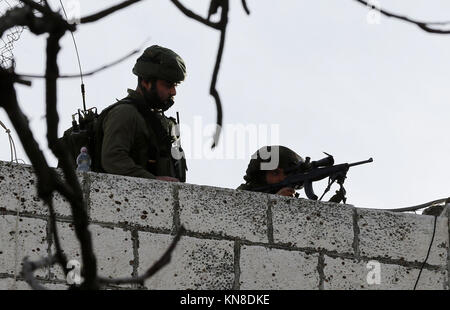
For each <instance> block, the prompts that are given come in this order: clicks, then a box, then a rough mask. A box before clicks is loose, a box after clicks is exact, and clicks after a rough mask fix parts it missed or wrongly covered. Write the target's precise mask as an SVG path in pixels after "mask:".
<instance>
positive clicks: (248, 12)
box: [242, 0, 250, 15]
mask: <svg viewBox="0 0 450 310" xmlns="http://www.w3.org/2000/svg"><path fill="white" fill-rule="evenodd" d="M242 6H243V7H244V11H245V13H247V15H250V10H249V9H248V6H247V1H246V0H242Z"/></svg>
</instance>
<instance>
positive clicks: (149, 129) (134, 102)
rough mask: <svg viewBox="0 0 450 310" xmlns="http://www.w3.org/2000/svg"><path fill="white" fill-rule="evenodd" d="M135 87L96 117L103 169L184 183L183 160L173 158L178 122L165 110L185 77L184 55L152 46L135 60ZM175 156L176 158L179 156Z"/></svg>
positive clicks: (171, 103) (108, 171)
mask: <svg viewBox="0 0 450 310" xmlns="http://www.w3.org/2000/svg"><path fill="white" fill-rule="evenodd" d="M133 73H134V74H135V75H137V77H138V85H137V88H136V90H131V89H128V96H127V97H126V98H124V99H122V100H120V101H119V102H117V103H115V104H113V105H112V106H110V107H109V108H107V109H106V110H109V111H108V112H107V113H103V112H102V114H104V115H105V116H104V117H102V115H101V116H100V119H99V120H100V124H101V125H100V126H99V130H100V134H99V135H98V136H99V137H100V141H102V143H101V152H100V154H101V159H100V161H101V168H102V169H103V170H104V171H105V172H107V173H112V174H119V175H126V176H134V177H141V178H148V179H158V180H163V181H171V182H178V181H180V180H181V181H182V182H184V181H185V170H186V165H185V160H184V158H182V159H181V160H176V159H175V158H174V157H173V156H172V147H173V143H174V142H175V141H176V138H177V137H176V136H174V134H173V128H174V126H175V125H176V122H175V120H174V119H173V118H169V117H166V116H165V115H164V112H165V111H166V110H168V109H169V108H170V107H171V106H172V105H173V104H174V101H173V97H174V96H175V95H176V87H177V85H178V83H180V82H181V81H183V80H184V79H185V77H186V66H185V64H184V61H183V59H182V58H181V57H180V56H178V55H177V54H176V53H175V52H173V51H172V50H170V49H167V48H164V47H160V46H157V45H153V46H151V47H149V48H147V49H146V50H145V51H144V53H143V54H142V56H141V57H139V58H138V59H137V61H136V64H135V66H134V68H133ZM177 159H179V158H177Z"/></svg>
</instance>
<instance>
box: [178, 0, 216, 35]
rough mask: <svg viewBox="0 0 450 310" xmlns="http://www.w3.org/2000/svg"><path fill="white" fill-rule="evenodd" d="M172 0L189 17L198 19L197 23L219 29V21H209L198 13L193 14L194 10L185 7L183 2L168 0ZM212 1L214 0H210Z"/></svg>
mask: <svg viewBox="0 0 450 310" xmlns="http://www.w3.org/2000/svg"><path fill="white" fill-rule="evenodd" d="M170 1H172V3H173V4H175V6H176V7H177V8H178V9H179V10H180V11H181V12H183V14H184V15H186V16H187V17H189V18H192V19H195V20H196V21H198V22H199V23H202V24H204V25H206V26H208V27H211V28H214V29H217V30H220V22H219V23H214V22H211V21H209V20H207V19H205V18H203V17H201V16H200V15H198V14H195V13H194V12H192V11H191V10H189V9H187V8H186V7H185V6H184V5H183V4H181V2H180V1H178V0H170ZM212 1H214V0H212Z"/></svg>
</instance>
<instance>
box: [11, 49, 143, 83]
mask: <svg viewBox="0 0 450 310" xmlns="http://www.w3.org/2000/svg"><path fill="white" fill-rule="evenodd" d="M140 51H141V48H139V49H135V50H133V51H131V52H129V53H128V54H127V55H125V56H123V57H121V58H119V59H117V60H115V61H113V62H111V63H109V64H106V65H103V66H101V67H100V68H97V69H94V70H92V71H88V72H87V73H83V77H85V76H91V75H94V74H96V73H99V72H101V71H103V70H106V69H109V68H111V67H113V66H115V65H117V64H119V63H121V62H123V61H125V60H127V59H128V58H130V57H131V56H133V55H135V54H137V53H139V52H140ZM15 77H16V78H17V79H18V80H17V81H19V80H20V78H31V79H34V78H35V79H45V75H37V74H22V73H16V74H15ZM57 77H58V78H59V79H71V78H79V77H80V74H79V73H78V74H63V75H58V76H57ZM22 81H23V80H22ZM25 82H28V81H25Z"/></svg>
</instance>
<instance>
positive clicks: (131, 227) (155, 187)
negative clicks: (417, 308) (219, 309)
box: [0, 162, 450, 290]
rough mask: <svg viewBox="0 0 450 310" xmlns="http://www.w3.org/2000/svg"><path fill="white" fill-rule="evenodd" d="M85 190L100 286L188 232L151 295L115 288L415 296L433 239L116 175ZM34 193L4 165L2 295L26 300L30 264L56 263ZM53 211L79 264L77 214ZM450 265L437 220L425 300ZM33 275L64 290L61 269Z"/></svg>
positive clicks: (391, 217) (378, 215) (411, 217)
mask: <svg viewBox="0 0 450 310" xmlns="http://www.w3.org/2000/svg"><path fill="white" fill-rule="evenodd" d="M79 180H80V182H81V184H82V188H83V191H84V194H85V198H86V201H87V205H86V208H87V211H88V214H89V219H90V226H89V230H90V231H91V233H92V237H93V241H94V248H95V253H96V255H97V261H98V270H99V273H100V274H101V275H103V276H107V277H128V276H132V275H137V274H142V273H143V272H144V271H145V270H146V269H148V268H149V267H150V266H151V265H152V264H153V263H154V262H155V261H156V260H158V258H159V257H160V256H161V255H162V253H163V252H164V251H165V250H166V249H167V247H168V246H169V244H170V242H171V240H172V239H173V236H174V234H175V232H176V231H177V229H178V228H179V227H180V225H183V226H184V227H185V228H186V229H187V232H186V234H185V235H183V237H182V238H181V240H180V242H179V244H178V246H177V248H176V249H175V251H174V254H173V258H172V261H171V263H170V265H168V266H166V267H165V268H164V269H163V270H161V271H160V272H159V273H157V274H156V275H155V276H154V277H152V278H151V279H149V280H147V281H146V282H145V285H144V286H142V287H138V286H136V285H122V286H111V287H108V288H109V289H219V290H225V289H226V290H228V289H258V290H259V289H313V290H317V289H319V290H321V289H405V290H410V289H413V287H414V284H415V281H416V279H417V277H418V274H419V272H420V269H421V267H422V263H423V261H424V259H425V257H426V255H427V251H428V247H429V244H430V242H431V239H432V235H433V227H434V225H433V224H434V220H435V218H434V217H432V216H424V215H415V214H404V213H403V214H398V213H392V212H385V211H376V210H370V209H361V208H355V207H353V206H351V205H342V204H333V203H327V202H315V201H311V200H306V199H295V198H286V197H280V196H275V195H268V194H262V193H252V192H246V191H236V190H231V189H223V188H214V187H209V186H197V185H191V184H176V183H167V182H162V181H156V180H146V179H138V178H131V177H122V176H116V175H108V174H95V173H84V174H80V175H79ZM35 185H36V178H35V176H34V174H33V169H32V167H30V166H27V165H16V164H10V163H5V162H0V289H27V288H28V286H27V284H26V283H25V282H24V281H23V278H22V277H21V275H20V270H21V263H22V259H23V257H25V256H29V258H30V259H38V258H39V257H41V256H46V255H48V254H50V253H53V252H54V245H53V241H52V238H51V236H50V234H49V218H48V211H47V208H46V206H44V205H43V204H42V202H41V201H40V200H39V198H38V197H37V195H36V189H35ZM54 202H55V208H56V212H57V215H58V216H57V222H58V228H59V233H60V237H61V242H62V247H63V249H64V251H65V253H66V255H67V256H68V258H69V259H76V260H79V261H80V262H81V258H80V247H79V244H78V241H77V240H76V238H75V236H74V227H73V225H72V218H71V212H70V208H69V205H68V204H67V202H66V201H65V200H64V199H63V198H62V197H60V196H59V195H55V197H54ZM374 264H375V265H374ZM449 266H450V263H449V220H448V218H447V217H439V218H438V219H437V222H436V231H435V236H434V241H433V244H432V248H431V252H430V255H429V258H428V260H427V263H426V264H425V265H424V268H423V272H422V274H421V277H420V281H419V283H418V289H439V290H443V289H446V290H448V289H449V285H450V283H449V277H448V274H449ZM15 270H16V272H15ZM374 271H376V272H377V275H379V277H378V278H377V276H375V277H373V275H374V273H373V272H374ZM36 275H37V276H38V277H39V279H40V281H41V282H42V283H43V284H45V285H46V286H48V287H49V288H51V289H66V288H67V285H66V281H65V278H64V275H63V273H62V270H61V269H60V268H59V267H57V266H53V267H50V268H47V269H44V270H40V271H38V272H37V273H36ZM368 278H370V279H372V280H373V279H378V280H379V281H368ZM370 279H369V280H370Z"/></svg>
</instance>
